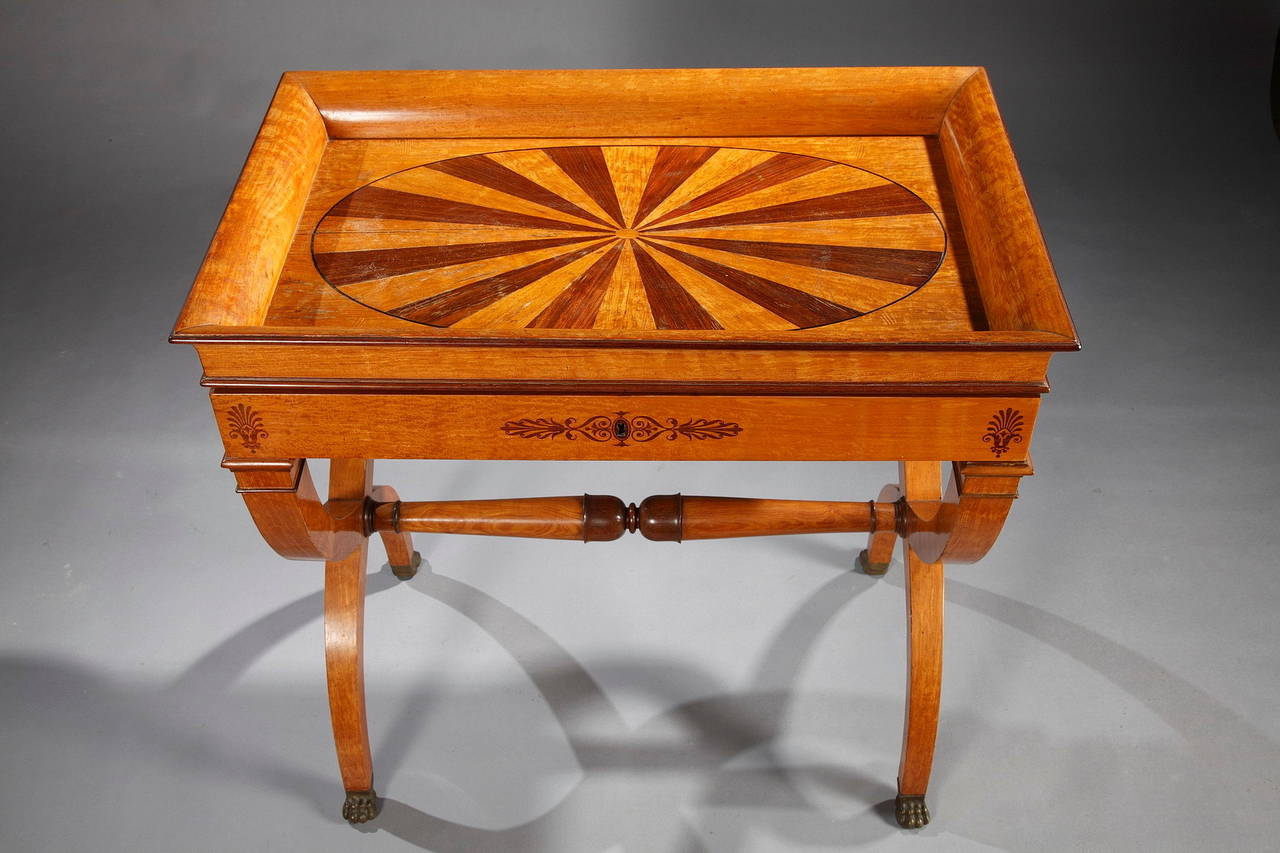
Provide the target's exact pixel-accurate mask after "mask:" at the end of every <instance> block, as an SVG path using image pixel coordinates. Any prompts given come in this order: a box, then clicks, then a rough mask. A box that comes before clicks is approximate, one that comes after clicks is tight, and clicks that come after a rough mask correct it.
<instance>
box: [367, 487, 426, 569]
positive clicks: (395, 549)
mask: <svg viewBox="0 0 1280 853" xmlns="http://www.w3.org/2000/svg"><path fill="white" fill-rule="evenodd" d="M369 496H370V497H371V498H373V499H374V500H375V501H377V502H378V503H392V502H394V501H398V500H400V496H399V495H398V494H396V490H395V489H393V488H391V487H390V486H374V487H373V491H371V492H370V493H369ZM379 533H380V535H381V536H382V545H383V547H384V548H386V549H387V563H388V565H390V566H391V572H392V574H394V575H395V576H396V577H398V578H400V580H402V581H407V580H409V579H410V578H411V577H413V576H414V575H416V574H417V573H418V567H419V566H421V565H422V555H421V554H419V553H418V552H417V551H415V550H413V534H412V533H400V532H398V531H395V530H382V531H379Z"/></svg>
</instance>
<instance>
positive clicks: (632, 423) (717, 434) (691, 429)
mask: <svg viewBox="0 0 1280 853" xmlns="http://www.w3.org/2000/svg"><path fill="white" fill-rule="evenodd" d="M502 431H503V432H505V433H506V434H507V435H509V436H511V437H513V438H537V439H548V438H560V437H563V438H565V439H567V440H569V441H574V440H576V439H578V438H585V439H587V440H588V441H596V442H600V443H604V442H608V441H612V442H615V446H616V447H627V446H628V445H627V441H634V442H636V443H639V444H644V443H647V442H650V441H654V440H656V439H659V438H665V439H667V440H668V441H675V440H676V439H678V438H687V439H690V440H693V441H707V440H718V439H721V438H732V437H733V436H736V435H737V434H738V433H740V432H742V426H741V425H740V424H736V423H734V422H732V421H725V420H721V419H719V418H689V419H688V420H686V421H684V422H681V421H680V419H679V418H654V417H650V416H649V415H628V414H627V413H626V412H615V413H613V414H612V415H594V416H592V417H589V418H586V419H584V420H582V421H581V422H579V420H578V419H577V418H562V419H556V418H521V419H519V420H515V421H507V422H506V423H504V424H503V425H502Z"/></svg>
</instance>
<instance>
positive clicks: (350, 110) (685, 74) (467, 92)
mask: <svg viewBox="0 0 1280 853" xmlns="http://www.w3.org/2000/svg"><path fill="white" fill-rule="evenodd" d="M976 70H977V69H976V68H972V67H962V66H961V67H955V66H952V67H948V66H932V67H920V68H902V67H899V68H689V69H684V68H681V69H665V68H664V69H570V70H523V71H522V70H502V71H451V70H434V71H336V72H335V71H295V72H289V73H288V74H286V75H285V76H286V79H289V80H291V81H295V82H296V83H297V84H298V85H301V86H303V87H305V88H306V90H307V92H308V93H309V94H310V96H311V98H312V99H313V100H314V101H315V103H316V105H317V107H318V108H319V110H320V112H321V114H322V115H323V116H324V118H325V123H326V125H327V126H328V129H329V133H330V134H331V135H332V136H333V137H334V138H354V137H365V138H369V137H374V138H378V137H381V138H386V137H412V136H430V137H436V138H440V137H474V136H508V137H529V136H546V135H552V134H560V135H564V136H589V135H593V134H606V133H613V132H615V130H616V128H617V121H618V116H619V115H625V116H626V121H627V126H628V128H629V130H630V132H631V133H633V134H636V135H641V136H665V135H682V136H699V135H700V136H708V135H713V134H721V135H727V134H773V135H800V136H811V135H817V134H837V133H838V134H919V133H935V132H937V128H938V123H939V122H940V121H941V118H942V114H943V112H944V111H945V110H946V108H947V104H948V103H949V102H950V100H951V98H952V97H953V96H954V94H955V91H956V89H957V88H958V87H959V86H960V85H961V84H962V83H963V82H964V81H965V80H966V79H968V78H969V77H970V76H972V75H973V73H974V72H975V71H976Z"/></svg>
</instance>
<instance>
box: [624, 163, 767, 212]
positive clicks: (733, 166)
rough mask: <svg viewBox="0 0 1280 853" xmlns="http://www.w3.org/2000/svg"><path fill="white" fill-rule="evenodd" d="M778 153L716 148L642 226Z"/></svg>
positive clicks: (655, 208)
mask: <svg viewBox="0 0 1280 853" xmlns="http://www.w3.org/2000/svg"><path fill="white" fill-rule="evenodd" d="M775 153H777V152H774V151H760V150H757V149H754V148H717V149H716V150H715V151H714V152H713V153H712V154H711V156H710V157H708V158H707V159H706V161H705V162H703V164H702V165H701V166H699V167H698V168H697V169H695V170H694V171H693V173H692V174H691V175H689V177H688V178H686V179H685V180H684V181H683V182H682V183H681V184H680V185H679V186H677V187H676V188H675V189H674V190H672V191H671V193H670V194H669V195H668V196H667V197H666V198H664V199H663V200H662V201H660V202H659V203H658V204H657V206H656V207H654V209H653V211H652V212H651V213H650V214H649V216H648V217H646V219H645V220H642V221H641V223H640V225H641V227H644V226H645V224H646V222H649V221H652V220H654V219H656V218H657V217H659V216H664V215H665V214H666V213H667V211H669V210H673V209H675V208H677V207H679V206H680V205H682V204H684V203H685V202H687V201H689V200H691V199H694V198H697V197H698V196H700V195H702V194H703V193H705V192H707V191H708V190H711V189H713V188H715V187H717V186H719V185H720V184H722V183H724V182H725V181H727V180H730V179H731V178H733V177H734V176H735V175H740V174H742V173H743V172H745V171H747V170H748V169H750V168H752V167H754V166H757V165H759V164H760V163H763V162H764V161H766V160H768V159H769V158H770V157H772V156H773V155H774V154H775Z"/></svg>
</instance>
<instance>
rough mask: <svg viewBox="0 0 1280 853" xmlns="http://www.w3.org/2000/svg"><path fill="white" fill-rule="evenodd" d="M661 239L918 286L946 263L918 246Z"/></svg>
mask: <svg viewBox="0 0 1280 853" xmlns="http://www.w3.org/2000/svg"><path fill="white" fill-rule="evenodd" d="M661 239H663V240H669V241H671V242H674V243H684V244H687V245H691V246H702V247H704V248H707V249H719V250H720V251H722V252H733V253H735V254H739V255H753V256H755V257H757V258H769V259H770V260H774V261H783V262H785V263H789V264H797V265H799V266H806V267H817V268H819V269H825V270H835V271H836V272H843V273H850V274H852V275H861V276H866V277H867V278H878V279H881V280H882V281H891V282H894V283H895V284H908V285H911V286H913V287H918V286H919V285H921V284H924V283H925V282H926V281H928V280H929V278H930V276H932V275H933V274H934V272H936V271H937V269H938V264H940V263H942V253H941V252H922V251H919V250H917V249H881V248H873V247H867V246H826V245H815V244H812V243H809V244H805V243H757V242H754V241H748V240H718V239H714V238H709V237H704V238H697V237H673V236H664V237H662V238H661Z"/></svg>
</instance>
